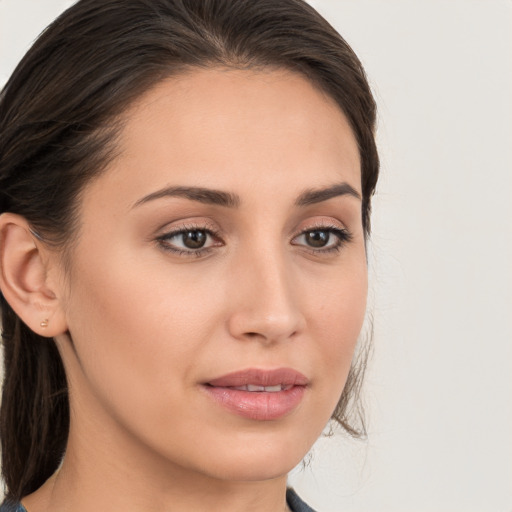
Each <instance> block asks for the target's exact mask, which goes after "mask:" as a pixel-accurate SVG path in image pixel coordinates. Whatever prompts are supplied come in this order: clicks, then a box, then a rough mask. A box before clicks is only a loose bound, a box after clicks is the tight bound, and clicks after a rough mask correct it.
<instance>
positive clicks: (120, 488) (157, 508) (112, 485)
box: [23, 424, 288, 512]
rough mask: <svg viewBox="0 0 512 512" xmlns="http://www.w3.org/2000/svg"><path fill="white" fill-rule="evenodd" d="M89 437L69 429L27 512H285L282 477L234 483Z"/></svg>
mask: <svg viewBox="0 0 512 512" xmlns="http://www.w3.org/2000/svg"><path fill="white" fill-rule="evenodd" d="M109 431H110V432H112V431H111V430H110V429H105V430H104V431H103V432H104V434H103V435H100V436H91V435H90V433H89V434H87V435H86V432H78V431H77V429H76V428H75V425H73V424H72V425H71V429H70V435H69V440H68V447H67V451H66V457H65V459H64V461H63V464H62V467H61V468H60V470H59V471H58V472H57V473H56V474H55V475H54V476H53V477H52V478H50V479H49V480H48V481H47V482H46V483H45V484H44V485H43V486H42V487H41V488H40V489H39V490H38V491H36V492H35V493H33V494H31V495H29V496H27V497H26V498H24V500H23V504H24V505H25V507H26V508H27V510H28V512H69V510H73V512H90V510H95V509H97V508H98V505H99V504H101V506H102V507H107V508H109V509H111V510H123V512H167V511H171V510H172V511H173V512H190V511H194V512H202V511H207V510H208V511H211V510H223V511H225V512H235V511H237V512H239V511H241V510H243V511H244V512H263V511H264V512H269V511H271V512H283V511H286V510H288V508H287V505H286V497H285V495H286V475H282V476H278V477H276V478H271V479H267V480H263V481H233V480H229V479H226V478H219V477H215V476H208V475H204V474H202V473H200V472H198V471H196V470H193V469H189V468H185V467H181V466H179V465H178V464H176V463H172V462H169V461H168V460H165V458H164V457H162V456H161V455H160V454H155V453H152V452H151V450H149V449H148V448H147V446H146V447H144V446H141V445H140V443H139V444H138V443H137V442H134V441H133V439H131V440H130V439H129V438H130V436H129V434H128V433H122V434H120V433H119V432H117V433H116V435H113V436H108V435H107V434H106V432H109Z"/></svg>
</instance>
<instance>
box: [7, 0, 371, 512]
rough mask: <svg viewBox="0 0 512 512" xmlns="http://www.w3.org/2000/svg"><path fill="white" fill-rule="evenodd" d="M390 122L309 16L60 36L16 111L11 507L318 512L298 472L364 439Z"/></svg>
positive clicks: (79, 24) (32, 57) (89, 9)
mask: <svg viewBox="0 0 512 512" xmlns="http://www.w3.org/2000/svg"><path fill="white" fill-rule="evenodd" d="M374 124H375V104H374V101H373V98H372V95H371V93H370V90H369V87H368V84H367V82H366V78H365V75H364V71H363V69H362V67H361V65H360V63H359V61H358V59H357V57H356V56H355V55H354V53H353V52H352V50H351V49H350V48H349V47H348V45H347V44H346V43H345V42H344V40H343V39H342V38H341V37H340V36H339V35H338V34H337V33H336V32H335V31H334V29H333V28H332V27H331V26H330V25H329V24H328V23H327V22H326V21H325V20H323V19H322V18H321V17H320V16H319V15H318V14H317V13H316V12H315V11H314V10H313V9H312V8H311V7H310V6H308V5H307V4H306V3H304V2H302V1H301V0H281V1H279V2H274V1H273V0H257V1H255V0H204V1H199V2H198V1H197V0H151V1H148V0H81V1H79V2H78V3H77V4H75V5H74V6H73V7H71V8H70V9H69V10H68V11H66V12H65V13H64V14H63V15H62V16H60V17H59V18H58V19H57V20H56V21H55V22H54V23H53V24H52V25H51V26H50V27H49V28H48V29H47V30H46V31H45V32H44V33H43V34H42V36H41V37H40V38H39V40H38V41H37V42H36V43H35V45H34V47H33V48H32V49H31V50H30V51H29V52H28V54H27V55H26V56H25V58H24V59H23V61H22V62H21V64H20V65H19V66H18V68H17V69H16V71H15V72H14V74H13V76H12V77H11V79H10V81H9V82H8V83H7V85H6V86H5V88H4V91H3V92H2V97H1V103H0V129H1V133H2V138H1V141H0V212H1V213H2V214H1V216H0V248H1V250H0V266H1V274H0V276H1V277H0V279H1V280H0V287H1V291H2V315H3V334H2V336H3V342H4V351H5V382H4V389H3V401H2V411H1V437H2V463H3V464H2V467H3V474H4V479H5V482H6V487H7V497H6V501H5V502H4V505H3V508H2V509H1V510H2V511H8V510H25V509H26V510H28V511H29V512H43V511H51V512H60V511H64V510H66V511H69V510H73V511H75V512H80V511H86V510H95V509H97V508H98V507H99V506H101V507H107V508H109V509H111V510H123V511H126V512H130V511H132V510H133V511H135V510H137V511H152V510H191V511H192V510H193V511H200V510H228V511H229V510H233V511H234V510H244V511H245V510H251V511H260V510H261V511H263V510H264V511H267V512H268V511H282V510H294V511H301V510H310V509H309V507H308V506H307V505H306V504H304V503H303V502H302V501H301V500H300V498H299V497H298V496H297V495H296V494H295V493H294V492H293V490H290V489H288V490H287V489H286V476H287V473H288V472H289V471H290V470H291V469H292V468H293V467H294V466H295V465H296V464H297V463H299V462H300V460H301V459H302V458H303V457H304V455H305V454H306V452H307V451H308V450H309V448H310V447H311V446H312V444H313V443H314V441H315V440H316V438H317V437H318V436H319V435H320V433H321V432H322V429H323V428H324V427H325V425H326V423H327V422H328V421H329V419H331V418H332V419H334V420H336V421H337V422H338V423H340V424H341V425H342V426H343V427H344V428H345V429H346V430H347V431H348V432H350V433H352V434H354V435H357V433H358V430H357V426H355V425H353V424H352V419H351V418H350V414H349V413H350V411H349V405H350V404H351V403H352V401H353V398H354V394H355V393H356V392H357V389H358V386H359V378H358V374H360V373H361V369H362V366H361V365H359V366H358V365H357V364H355V363H352V364H351V361H352V356H353V353H354V349H355V346H356V342H357V338H358V334H359V332H360V330H361V326H362V322H363V317H364V312H365V305H366V288H367V268H366V252H365V241H366V238H367V236H368V234H369V215H370V199H371V196H372V194H373V191H374V188H375V184H376V180H377V175H378V157H377V152H376V147H375V141H374ZM363 366H364V365H363ZM340 397H341V398H340ZM99 504H101V505H99Z"/></svg>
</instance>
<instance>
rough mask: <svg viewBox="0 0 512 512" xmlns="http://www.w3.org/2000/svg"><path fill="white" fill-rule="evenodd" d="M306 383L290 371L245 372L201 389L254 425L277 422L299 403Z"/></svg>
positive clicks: (307, 382)
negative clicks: (271, 421)
mask: <svg viewBox="0 0 512 512" xmlns="http://www.w3.org/2000/svg"><path fill="white" fill-rule="evenodd" d="M308 385H309V380H308V379H307V378H306V377H305V376H304V375H303V374H302V373H300V372H297V371H296V370H293V369H291V368H279V369H276V370H260V369H252V368H251V369H247V370H242V371H238V372H234V373H230V374H227V375H224V376H222V377H218V378H215V379H213V380H211V381H209V382H207V383H205V384H203V389H204V390H205V391H206V393H207V394H208V396H210V398H212V399H213V401H214V402H215V403H216V404H218V405H220V406H221V407H223V408H224V409H226V410H227V411H229V412H231V413H234V414H237V415H239V416H242V417H244V418H248V419H250V420H257V421H270V420H277V419H280V418H282V417H284V416H287V415H288V414H290V413H291V412H292V411H294V410H295V409H296V408H297V407H298V405H299V404H300V402H301V401H302V399H303V397H304V394H305V391H306V388H307V386H308Z"/></svg>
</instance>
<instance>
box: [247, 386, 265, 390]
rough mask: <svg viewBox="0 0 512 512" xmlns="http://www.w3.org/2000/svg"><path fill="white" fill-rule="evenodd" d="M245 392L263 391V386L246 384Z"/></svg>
mask: <svg viewBox="0 0 512 512" xmlns="http://www.w3.org/2000/svg"><path fill="white" fill-rule="evenodd" d="M247 391H265V386H255V385H253V384H247Z"/></svg>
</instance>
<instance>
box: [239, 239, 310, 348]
mask: <svg viewBox="0 0 512 512" xmlns="http://www.w3.org/2000/svg"><path fill="white" fill-rule="evenodd" d="M233 277H234V278H235V279H234V286H235V287H236V292H235V293H234V294H233V295H234V297H236V300H235V301H234V307H233V309H232V312H231V318H230V320H229V325H230V331H231V333H232V335H234V336H235V337H237V338H259V339H261V340H265V341H267V342H275V341H279V340H282V339H287V338H289V337H291V336H293V335H295V334H296V333H298V332H299V331H300V330H301V329H302V326H303V317H302V313H301V311H300V307H299V303H298V300H297V299H298V297H297V294H296V293H294V292H295V290H294V283H293V276H292V270H291V267H290V262H288V261H287V255H286V254H285V251H284V250H283V249H281V248H279V247H276V246H273V247H271V246H269V245H267V246H266V247H264V248H261V247H260V248H259V250H254V251H251V252H249V253H248V254H246V255H244V257H242V258H240V261H239V265H238V268H237V272H236V275H234V276H233Z"/></svg>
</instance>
